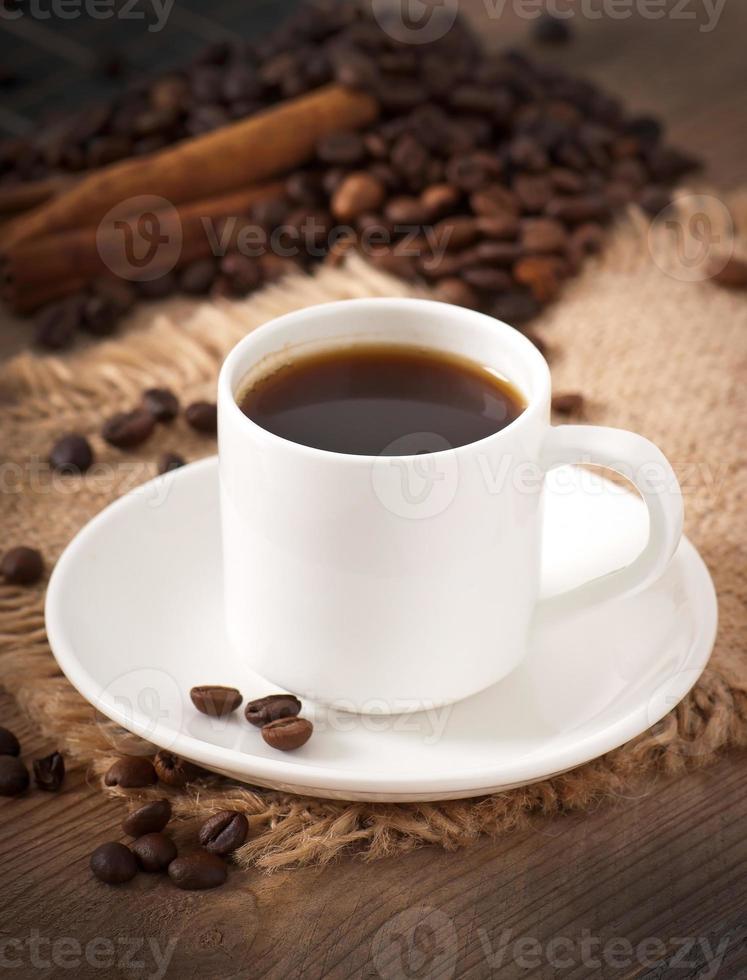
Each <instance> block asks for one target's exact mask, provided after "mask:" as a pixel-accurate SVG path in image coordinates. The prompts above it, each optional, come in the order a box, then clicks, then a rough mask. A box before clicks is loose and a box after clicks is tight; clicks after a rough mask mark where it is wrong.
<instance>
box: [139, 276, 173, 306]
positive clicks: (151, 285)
mask: <svg viewBox="0 0 747 980" xmlns="http://www.w3.org/2000/svg"><path fill="white" fill-rule="evenodd" d="M176 286H177V280H176V276H175V274H174V273H173V272H167V273H165V275H163V276H158V277H157V278H156V279H143V280H139V281H138V282H137V291H138V293H139V295H140V296H141V297H142V298H143V299H146V300H154V299H165V298H166V297H167V296H170V295H171V294H172V293H173V292H174V290H175V289H176Z"/></svg>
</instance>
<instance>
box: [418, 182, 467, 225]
mask: <svg viewBox="0 0 747 980" xmlns="http://www.w3.org/2000/svg"><path fill="white" fill-rule="evenodd" d="M461 196H462V192H461V191H460V190H459V188H458V187H454V186H453V185H452V184H432V185H431V186H430V187H426V189H425V190H424V191H423V193H422V194H421V195H420V203H421V204H422V205H423V207H424V208H425V210H426V211H427V212H428V216H429V217H430V218H431V219H433V218H438V217H440V216H441V215H442V214H444V213H445V212H447V211H451V210H452V208H455V207H456V206H457V204H458V203H459V199H460V198H461Z"/></svg>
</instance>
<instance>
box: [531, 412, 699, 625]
mask: <svg viewBox="0 0 747 980" xmlns="http://www.w3.org/2000/svg"><path fill="white" fill-rule="evenodd" d="M567 463H591V464H594V465H598V466H604V467H606V468H607V469H611V470H614V471H615V472H617V473H621V474H622V475H623V476H625V477H627V478H628V479H630V480H631V481H632V482H633V484H634V485H635V487H636V488H637V490H638V491H639V493H640V494H641V496H642V497H643V500H644V502H645V504H646V506H647V508H648V515H649V536H648V543H647V544H646V547H645V548H644V549H643V551H642V552H641V553H640V555H638V557H637V558H636V559H635V560H634V561H632V562H631V563H630V564H629V565H626V566H625V567H624V568H620V569H617V570H616V571H614V572H609V573H608V574H606V575H601V576H599V577H598V578H595V579H591V581H589V582H585V583H584V584H583V585H579V586H576V587H575V588H572V589H569V590H568V591H567V592H561V593H560V594H559V595H556V596H551V597H549V598H548V599H544V600H542V602H540V604H539V610H541V611H542V612H543V613H549V612H562V613H567V612H573V611H576V610H579V609H581V608H583V607H586V606H590V605H594V604H596V603H599V602H606V601H608V600H609V599H619V598H621V597H622V596H627V595H633V594H635V593H636V592H640V591H642V590H643V589H645V588H646V587H647V586H649V585H651V584H652V583H653V582H655V581H656V580H657V579H658V578H660V577H661V575H662V574H663V573H664V571H665V570H666V568H667V566H668V565H669V562H670V561H671V559H672V556H673V555H674V553H675V551H676V549H677V545H678V544H679V541H680V538H681V536H682V517H683V506H682V492H681V490H680V485H679V483H678V481H677V477H676V476H675V474H674V470H673V469H672V467H671V465H670V464H669V461H668V460H667V458H666V457H665V456H664V454H663V453H662V451H661V450H660V449H659V448H658V447H657V446H655V445H654V444H653V443H652V442H649V440H648V439H645V438H644V437H643V436H639V435H638V434H637V433H635V432H627V431H625V430H624V429H610V428H607V427H606V426H600V425H560V426H555V427H553V428H551V429H550V430H549V433H548V436H547V438H546V442H545V445H544V447H543V453H542V465H543V467H544V469H545V471H548V470H552V469H555V468H556V467H558V466H563V465H565V464H567Z"/></svg>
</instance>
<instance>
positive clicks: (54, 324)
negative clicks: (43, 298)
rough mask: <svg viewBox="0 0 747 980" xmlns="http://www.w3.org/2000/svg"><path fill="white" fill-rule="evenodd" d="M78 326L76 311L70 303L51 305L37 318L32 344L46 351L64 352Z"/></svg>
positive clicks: (71, 341)
mask: <svg viewBox="0 0 747 980" xmlns="http://www.w3.org/2000/svg"><path fill="white" fill-rule="evenodd" d="M79 326H80V319H79V315H78V310H77V309H76V308H75V307H74V306H73V305H72V304H71V303H65V302H63V303H52V304H50V305H49V306H45V307H44V309H43V310H42V311H41V313H40V314H39V316H38V317H37V320H36V332H35V334H34V342H35V343H36V344H37V345H38V346H39V347H45V348H46V349H47V350H65V349H66V348H68V347H70V346H71V345H72V343H73V340H74V339H75V332H76V330H77V329H78V327H79Z"/></svg>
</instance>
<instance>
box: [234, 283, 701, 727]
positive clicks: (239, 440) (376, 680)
mask: <svg viewBox="0 0 747 980" xmlns="http://www.w3.org/2000/svg"><path fill="white" fill-rule="evenodd" d="M379 341H380V342H382V343H390V344H391V343H401V344H407V345H416V346H419V347H423V348H428V349H433V350H436V351H442V352H447V353H452V354H458V355H461V356H463V357H467V358H470V359H471V360H473V361H475V362H477V363H478V364H481V365H484V366H485V367H487V368H488V369H490V370H492V371H494V372H496V373H498V374H500V375H501V376H503V377H505V378H506V379H507V380H508V381H510V382H511V383H512V384H513V385H514V386H515V387H516V388H518V390H519V391H520V392H521V393H522V394H523V396H524V397H525V399H526V409H525V410H524V412H523V413H522V414H521V415H520V416H519V418H517V419H516V420H515V421H514V422H512V423H511V424H510V425H508V426H507V427H506V428H505V429H503V430H501V431H499V432H496V433H495V434H493V435H491V436H488V437H487V438H485V439H481V440H479V441H478V442H475V443H472V444H469V445H466V446H460V447H457V448H455V449H450V448H448V447H446V446H444V445H443V444H442V443H441V442H439V440H438V437H437V436H433V445H434V452H433V453H431V454H427V455H417V456H401V455H392V456H386V455H384V456H378V457H370V456H357V455H342V454H338V453H332V452H328V451H324V450H317V449H313V448H309V447H308V446H303V445H299V444H296V443H293V442H289V441H288V440H285V439H283V438H280V437H279V436H276V435H273V434H272V433H270V432H268V431H266V430H265V429H263V428H261V427H260V426H258V425H257V424H256V423H254V422H253V421H252V420H251V419H249V418H247V416H245V415H244V414H243V412H242V411H241V410H240V408H239V407H238V405H237V401H236V399H237V396H238V395H240V394H241V389H242V386H246V385H247V383H251V380H252V379H253V378H259V377H262V376H263V375H265V374H267V373H269V372H270V371H272V370H273V368H274V367H277V366H278V365H280V364H282V363H287V362H288V361H289V360H292V359H294V358H296V357H298V356H303V355H304V354H306V353H308V352H312V351H318V350H324V349H338V348H340V347H344V346H351V345H355V344H357V343H361V342H364V343H371V342H379ZM218 421H219V452H220V483H221V508H222V526H223V555H224V575H225V613H226V621H227V629H228V634H229V637H230V640H231V643H232V645H233V647H234V648H235V650H236V652H237V653H238V655H239V656H240V657H241V658H243V659H244V660H245V661H246V662H248V663H249V664H250V665H251V667H252V668H253V669H254V670H256V671H257V672H258V673H259V674H261V675H262V676H263V677H265V678H267V679H268V680H269V681H271V682H272V683H273V684H275V685H278V686H279V687H282V688H285V689H287V690H290V691H292V692H294V693H295V694H298V695H300V696H303V697H307V698H313V699H315V700H317V701H321V702H324V703H329V704H333V705H335V706H337V707H339V708H342V709H347V710H353V711H359V712H364V713H366V712H399V711H406V710H416V709H421V708H429V707H434V706H437V705H442V704H448V703H450V702H452V701H457V700H460V699H461V698H465V697H468V696H469V695H471V694H474V693H476V692H478V691H480V690H482V689H484V688H486V687H488V686H489V685H491V684H494V683H496V682H497V681H499V680H500V679H501V678H502V677H504V676H505V675H506V674H508V673H509V671H511V670H513V668H514V667H516V665H517V664H518V663H519V661H520V660H521V658H522V656H523V655H524V652H525V649H526V646H527V634H528V630H529V626H530V622H531V620H532V617H533V615H535V612H536V607H537V599H538V589H539V581H540V543H541V535H542V527H541V513H542V512H541V499H542V493H541V491H542V483H543V479H544V474H545V473H546V472H547V471H548V470H550V469H553V468H554V467H557V466H561V465H563V464H565V463H575V462H588V463H595V464H599V465H601V466H605V467H609V468H611V469H616V470H618V471H620V472H623V473H624V474H625V475H626V476H628V477H629V478H631V479H632V480H633V482H634V483H635V485H636V487H637V488H638V490H639V492H640V493H641V495H642V497H643V499H644V500H645V502H646V504H647V506H648V511H649V518H650V531H649V540H648V544H647V545H646V547H645V549H644V550H643V552H642V553H641V554H640V555H639V556H638V558H637V559H636V560H635V561H634V562H633V563H632V564H630V565H628V566H627V567H626V568H622V569H620V570H618V571H615V572H613V573H611V574H609V575H606V576H603V577H602V578H599V579H595V580H592V581H591V582H589V583H587V584H585V585H582V586H580V587H578V588H576V589H573V590H572V591H571V592H569V593H566V594H565V595H564V596H562V597H560V598H559V599H556V600H549V601H550V603H552V604H553V605H554V607H555V609H556V610H559V611H560V614H565V613H570V612H572V611H573V610H574V609H578V608H580V607H582V606H584V605H586V604H589V603H596V602H600V601H605V600H609V599H615V598H619V597H620V596H623V595H628V594H631V593H633V592H636V591H639V590H641V589H643V588H645V587H646V586H648V585H650V584H651V583H652V582H654V581H655V580H656V579H657V578H658V577H659V576H661V574H662V573H663V572H664V570H665V569H666V567H667V565H668V563H669V561H670V559H671V557H672V555H673V554H674V551H675V549H676V547H677V544H678V542H679V539H680V536H681V531H682V497H681V494H680V490H679V486H678V484H677V480H676V478H675V476H674V473H673V471H672V468H671V466H670V465H669V463H668V462H667V460H666V459H665V457H664V456H663V455H662V453H661V452H660V450H659V449H657V448H656V446H654V445H653V444H652V443H651V442H649V441H648V440H647V439H644V438H643V437H642V436H639V435H636V434H635V433H632V432H625V431H623V430H620V429H611V428H605V427H601V426H591V425H561V426H557V427H553V426H551V425H550V372H549V369H548V367H547V363H546V362H545V360H544V358H543V357H542V355H541V354H540V353H539V351H538V350H537V348H536V347H535V346H534V345H533V344H532V343H531V342H530V341H529V340H527V339H526V338H525V337H524V336H523V335H522V334H521V333H519V332H518V331H516V330H514V329H513V328H511V327H509V326H507V325H506V324H504V323H501V322H500V321H497V320H494V319H493V318H491V317H488V316H485V315H483V314H481V313H476V312H473V311H471V310H466V309H462V308H460V307H456V306H450V305H448V304H445V303H437V302H431V301H428V300H420V299H356V300H345V301H341V302H337V303H327V304H324V305H320V306H312V307H308V308H306V309H303V310H299V311H297V312H295V313H289V314H288V315H286V316H282V317H279V318H278V319H276V320H273V321H272V322H270V323H267V324H265V325H264V326H262V327H260V328H259V329H257V330H255V331H254V332H253V333H250V334H248V335H247V336H246V337H245V338H244V339H243V340H241V341H240V342H239V343H238V344H237V345H236V347H235V348H234V349H233V351H231V353H230V354H229V355H228V357H227V358H226V361H225V363H224V365H223V368H222V371H221V375H220V380H219V391H218ZM540 606H541V607H544V606H546V603H545V602H543V603H541V604H540Z"/></svg>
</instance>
